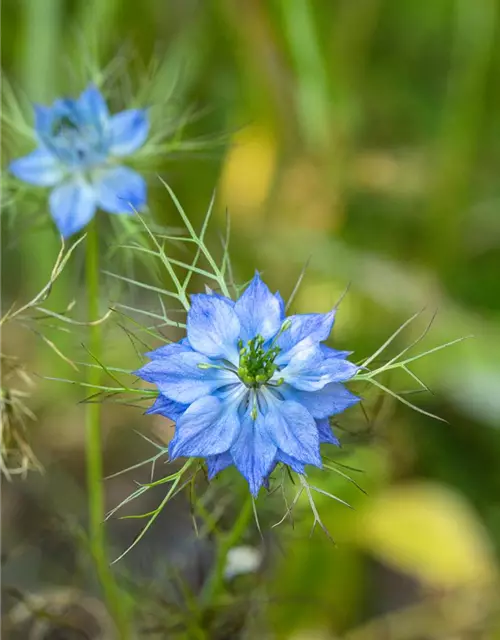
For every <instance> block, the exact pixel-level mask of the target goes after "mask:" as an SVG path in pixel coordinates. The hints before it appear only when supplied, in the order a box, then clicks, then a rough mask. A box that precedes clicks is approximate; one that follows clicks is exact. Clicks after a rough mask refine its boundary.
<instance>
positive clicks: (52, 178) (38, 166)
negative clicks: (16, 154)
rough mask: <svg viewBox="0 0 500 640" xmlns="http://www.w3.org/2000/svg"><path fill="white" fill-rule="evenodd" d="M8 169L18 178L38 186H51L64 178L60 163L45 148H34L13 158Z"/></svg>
mask: <svg viewBox="0 0 500 640" xmlns="http://www.w3.org/2000/svg"><path fill="white" fill-rule="evenodd" d="M9 169H10V171H11V173H12V174H13V175H15V176H16V178H18V179H19V180H22V181H23V182H28V183H29V184H36V185H37V186H39V187H53V186H54V185H55V184H57V183H58V182H60V181H61V180H62V179H63V178H64V170H63V167H62V166H61V163H60V162H59V161H58V159H57V158H56V157H55V156H53V155H52V154H51V153H49V152H48V151H46V150H45V149H36V150H35V151H33V152H32V153H30V154H29V155H27V156H24V157H23V158H19V159H18V160H14V161H13V162H11V163H10V165H9Z"/></svg>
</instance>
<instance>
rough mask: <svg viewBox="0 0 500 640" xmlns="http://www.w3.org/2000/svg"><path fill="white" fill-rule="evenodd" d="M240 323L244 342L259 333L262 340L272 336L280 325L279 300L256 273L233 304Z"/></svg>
mask: <svg viewBox="0 0 500 640" xmlns="http://www.w3.org/2000/svg"><path fill="white" fill-rule="evenodd" d="M234 310H235V311H236V313H237V315H238V318H239V319H240V323H241V338H242V340H243V341H244V342H247V341H248V340H251V339H252V338H255V336H257V335H261V336H262V337H263V338H264V340H268V339H269V338H272V337H274V336H275V335H276V334H277V333H278V331H279V329H280V327H281V308H280V302H279V300H278V299H277V298H276V297H275V296H274V295H273V294H272V293H271V292H270V291H269V288H268V286H267V285H266V284H264V283H263V282H262V280H261V279H260V276H259V274H258V273H256V274H255V276H254V278H253V280H252V282H251V283H250V284H249V285H248V287H247V288H246V289H245V291H244V292H243V294H242V295H241V296H240V298H239V299H238V300H237V301H236V304H235V305H234Z"/></svg>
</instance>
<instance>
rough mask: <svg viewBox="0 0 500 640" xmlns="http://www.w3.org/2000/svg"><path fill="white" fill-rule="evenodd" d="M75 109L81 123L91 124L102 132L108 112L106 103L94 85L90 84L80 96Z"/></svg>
mask: <svg viewBox="0 0 500 640" xmlns="http://www.w3.org/2000/svg"><path fill="white" fill-rule="evenodd" d="M76 108H77V111H78V113H79V116H80V118H81V120H82V121H83V122H86V123H92V124H93V125H94V126H95V127H96V128H97V129H98V130H100V131H104V129H105V127H106V125H107V122H108V118H109V112H108V107H107V105H106V101H105V100H104V98H103V96H102V94H101V92H100V91H99V89H98V88H97V87H96V86H95V85H93V84H90V85H89V86H88V87H87V88H86V89H85V91H83V92H82V93H81V94H80V97H79V98H78V100H77V101H76Z"/></svg>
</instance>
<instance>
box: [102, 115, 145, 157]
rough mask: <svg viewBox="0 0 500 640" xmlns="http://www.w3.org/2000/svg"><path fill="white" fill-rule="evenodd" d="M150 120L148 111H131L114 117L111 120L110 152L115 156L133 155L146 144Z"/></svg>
mask: <svg viewBox="0 0 500 640" xmlns="http://www.w3.org/2000/svg"><path fill="white" fill-rule="evenodd" d="M148 132H149V119H148V114H147V112H146V111H144V110H141V109H130V110H129V111H122V112H121V113H117V114H116V115H114V116H112V117H111V119H110V133H111V146H110V152H111V154H112V155H115V156H126V155H128V154H129V153H133V152H134V151H136V150H137V149H139V147H142V145H143V144H144V143H145V142H146V138H147V137H148Z"/></svg>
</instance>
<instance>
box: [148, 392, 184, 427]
mask: <svg viewBox="0 0 500 640" xmlns="http://www.w3.org/2000/svg"><path fill="white" fill-rule="evenodd" d="M188 406H189V405H187V404H181V403H180V402H175V401H174V400H171V399H170V398H167V397H166V396H163V395H161V394H160V395H159V396H158V397H157V398H156V400H155V402H154V404H153V405H152V406H151V407H149V409H147V411H146V412H145V413H146V414H151V413H159V414H160V415H162V416H165V418H169V419H170V420H173V421H174V422H175V421H176V420H177V419H178V418H180V416H181V415H182V414H183V413H184V411H186V409H187V408H188Z"/></svg>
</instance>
